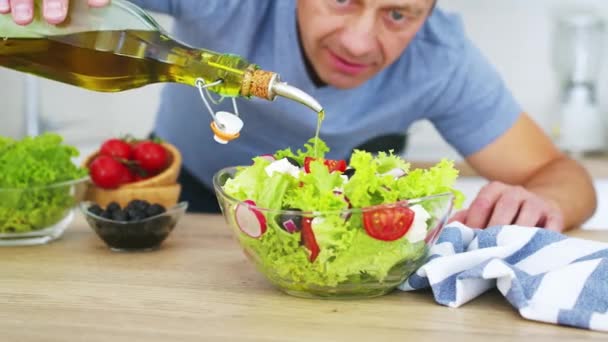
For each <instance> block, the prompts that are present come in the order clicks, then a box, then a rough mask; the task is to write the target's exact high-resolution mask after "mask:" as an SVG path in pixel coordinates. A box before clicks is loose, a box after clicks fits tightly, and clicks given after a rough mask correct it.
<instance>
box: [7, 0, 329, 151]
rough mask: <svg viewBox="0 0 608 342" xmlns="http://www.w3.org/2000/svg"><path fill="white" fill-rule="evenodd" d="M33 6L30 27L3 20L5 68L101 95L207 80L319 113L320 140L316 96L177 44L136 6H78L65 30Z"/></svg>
mask: <svg viewBox="0 0 608 342" xmlns="http://www.w3.org/2000/svg"><path fill="white" fill-rule="evenodd" d="M35 5H36V7H37V10H36V11H35V13H36V18H35V19H34V21H33V22H32V23H31V24H29V25H27V26H21V25H18V24H16V23H14V22H13V19H12V17H11V15H10V14H4V15H0V66H3V67H7V68H11V69H14V70H18V71H21V72H26V73H30V74H34V75H37V76H41V77H45V78H48V79H52V80H55V81H59V82H63V83H67V84H71V85H75V86H78V87H82V88H86V89H89V90H95V91H103V92H118V91H124V90H129V89H133V88H138V87H142V86H145V85H148V84H153V83H159V82H176V83H182V84H187V85H190V86H196V82H197V80H199V79H203V80H204V82H205V83H206V84H210V85H211V84H214V85H213V86H209V87H208V90H209V91H211V92H214V93H216V94H219V95H220V96H222V97H230V98H235V97H243V98H251V97H258V98H262V99H266V100H270V101H273V100H274V99H275V98H276V97H277V96H281V97H285V98H288V99H291V100H293V101H296V102H299V103H301V104H303V105H305V106H307V107H309V108H310V109H312V110H313V111H314V112H315V113H316V114H317V117H318V120H317V128H316V131H315V137H316V138H318V137H319V130H320V125H321V122H322V121H323V116H324V111H323V107H321V105H320V104H319V103H318V102H317V101H316V100H315V99H314V98H312V97H311V96H310V95H308V94H307V93H305V92H303V91H302V90H300V89H298V88H296V87H293V86H291V85H289V84H287V83H285V82H282V81H281V80H280V76H279V75H278V74H277V73H274V72H271V71H266V70H262V69H260V68H259V66H258V65H256V64H253V63H250V62H248V61H247V60H245V59H244V58H242V57H241V56H238V55H234V54H226V53H218V52H215V51H210V50H206V49H200V48H193V47H190V46H188V45H186V44H183V43H181V42H178V41H177V40H175V39H173V38H171V37H170V36H169V35H168V34H166V33H165V32H164V30H163V29H162V27H160V25H159V24H158V23H157V22H156V21H155V20H154V19H153V18H152V17H151V16H150V15H148V14H147V13H146V12H145V11H144V10H143V9H141V8H140V7H138V6H136V5H134V4H132V3H130V2H127V1H125V0H113V1H112V3H111V5H109V6H106V7H103V8H92V7H91V8H90V7H88V5H87V4H86V1H72V2H71V4H70V13H69V15H68V19H67V20H66V22H65V23H64V24H60V25H51V24H48V23H47V22H46V21H45V20H44V19H43V18H41V14H40V13H41V12H42V11H41V6H42V1H41V0H35ZM218 81H220V82H218ZM316 140H317V139H316ZM316 140H315V141H316ZM315 145H316V144H315ZM315 151H316V146H315ZM315 154H316V152H315Z"/></svg>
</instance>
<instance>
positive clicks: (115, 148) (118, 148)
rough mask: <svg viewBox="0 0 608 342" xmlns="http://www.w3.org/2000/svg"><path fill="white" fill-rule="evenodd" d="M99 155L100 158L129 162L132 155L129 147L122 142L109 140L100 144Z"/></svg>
mask: <svg viewBox="0 0 608 342" xmlns="http://www.w3.org/2000/svg"><path fill="white" fill-rule="evenodd" d="M99 154H100V155H102V156H110V157H114V158H120V159H124V160H129V159H131V157H132V155H133V149H132V148H131V145H130V144H129V143H127V142H126V141H124V140H120V139H109V140H106V141H105V142H104V143H103V144H101V148H100V149H99Z"/></svg>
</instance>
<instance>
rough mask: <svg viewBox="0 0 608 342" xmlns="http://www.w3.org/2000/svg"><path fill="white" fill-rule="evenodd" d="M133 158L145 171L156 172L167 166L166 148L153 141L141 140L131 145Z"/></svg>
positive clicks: (167, 155)
mask: <svg viewBox="0 0 608 342" xmlns="http://www.w3.org/2000/svg"><path fill="white" fill-rule="evenodd" d="M133 159H134V160H135V161H136V162H137V163H138V164H139V166H140V167H141V168H142V169H144V170H145V171H147V172H150V173H154V172H158V171H160V170H162V169H164V168H166V167H167V164H168V163H169V154H168V153H167V150H165V148H164V147H163V146H162V145H160V144H157V143H155V142H153V141H143V142H140V143H137V144H136V145H135V146H134V147H133Z"/></svg>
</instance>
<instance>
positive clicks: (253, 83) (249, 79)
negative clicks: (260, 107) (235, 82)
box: [241, 69, 277, 100]
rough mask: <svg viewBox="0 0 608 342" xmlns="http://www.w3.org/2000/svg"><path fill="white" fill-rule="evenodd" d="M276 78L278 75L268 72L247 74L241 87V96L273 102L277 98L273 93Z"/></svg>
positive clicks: (253, 71) (256, 71) (261, 71)
mask: <svg viewBox="0 0 608 342" xmlns="http://www.w3.org/2000/svg"><path fill="white" fill-rule="evenodd" d="M276 77H277V74H276V73H274V72H271V71H266V70H260V69H258V70H251V71H248V72H246V73H245V76H244V78H243V85H242V86H241V95H243V96H245V97H249V96H255V97H259V98H262V99H266V100H273V99H274V97H275V96H274V94H273V93H272V91H271V85H272V83H273V82H274V81H275V79H276Z"/></svg>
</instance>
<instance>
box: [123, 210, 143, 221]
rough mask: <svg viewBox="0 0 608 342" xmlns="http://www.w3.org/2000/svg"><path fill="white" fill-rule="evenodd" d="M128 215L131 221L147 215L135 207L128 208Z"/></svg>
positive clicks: (141, 218) (139, 219)
mask: <svg viewBox="0 0 608 342" xmlns="http://www.w3.org/2000/svg"><path fill="white" fill-rule="evenodd" d="M127 216H128V218H129V221H141V220H143V219H145V218H146V217H147V216H146V213H145V212H143V211H141V210H139V209H135V208H129V209H127Z"/></svg>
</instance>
